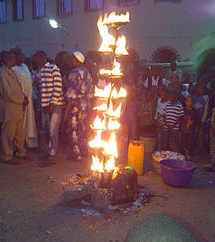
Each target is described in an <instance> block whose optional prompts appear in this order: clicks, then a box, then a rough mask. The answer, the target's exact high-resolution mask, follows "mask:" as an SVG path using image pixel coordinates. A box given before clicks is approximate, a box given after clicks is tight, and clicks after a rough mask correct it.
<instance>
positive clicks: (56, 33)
mask: <svg viewBox="0 0 215 242" xmlns="http://www.w3.org/2000/svg"><path fill="white" fill-rule="evenodd" d="M104 2H105V4H104V9H103V10H99V11H90V12H85V11H84V0H73V14H72V15H71V16H67V17H56V1H53V0H47V1H46V18H44V19H33V18H32V1H29V0H24V21H20V22H13V20H12V7H11V1H7V15H8V17H7V23H6V24H0V40H1V41H0V51H1V50H3V49H10V48H11V47H13V46H15V45H17V44H18V45H20V46H21V48H22V49H23V50H24V52H25V54H26V55H27V56H30V55H32V54H33V53H34V52H35V51H36V50H39V49H42V50H45V51H46V52H47V53H48V54H49V56H50V57H51V58H54V57H55V56H56V54H57V53H58V52H59V51H62V50H67V51H69V52H72V51H74V50H75V49H79V50H81V51H82V52H83V53H85V54H86V53H87V52H88V51H89V50H97V49H98V48H99V46H100V41H101V39H100V36H99V32H98V29H97V20H98V18H99V16H104V13H110V12H111V11H114V10H115V11H117V12H118V13H125V12H126V11H129V12H130V23H129V24H128V25H126V26H124V27H123V28H122V29H121V30H120V31H121V32H122V33H124V34H125V36H126V38H127V45H128V46H130V47H132V48H133V49H136V50H137V52H138V53H139V55H140V58H141V59H147V60H148V61H150V59H151V56H152V54H153V52H154V51H155V50H156V49H157V48H159V47H162V46H169V47H170V48H173V49H174V50H176V51H177V52H178V53H179V55H180V56H181V61H191V62H193V61H195V60H196V58H197V57H198V55H199V54H200V53H201V52H202V51H204V50H206V49H208V48H211V47H214V43H215V41H214V40H215V35H214V34H213V32H214V31H215V30H214V22H215V2H214V1H213V0H182V1H181V2H178V3H173V2H171V1H164V2H160V3H154V1H153V0H140V4H139V5H134V6H127V7H119V6H118V5H117V0H105V1H104ZM49 18H55V19H56V20H57V21H59V23H60V24H61V25H62V26H63V27H64V28H65V29H66V30H67V31H68V32H69V33H70V34H69V35H68V34H67V33H66V32H64V31H63V30H62V29H52V28H51V27H50V26H49V24H48V19H49ZM69 41H70V45H69ZM69 46H70V48H69Z"/></svg>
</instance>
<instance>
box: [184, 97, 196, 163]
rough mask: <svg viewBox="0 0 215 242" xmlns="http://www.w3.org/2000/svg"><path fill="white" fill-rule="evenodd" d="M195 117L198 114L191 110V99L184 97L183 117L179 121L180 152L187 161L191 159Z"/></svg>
mask: <svg viewBox="0 0 215 242" xmlns="http://www.w3.org/2000/svg"><path fill="white" fill-rule="evenodd" d="M197 116H198V113H197V111H196V110H195V109H194V108H193V98H192V97H191V96H188V97H186V99H185V108H184V115H183V116H182V119H181V143H180V151H181V152H182V153H184V154H185V157H186V159H188V160H189V159H190V158H191V152H192V148H193V143H194V135H195V129H196V124H197V121H196V120H197Z"/></svg>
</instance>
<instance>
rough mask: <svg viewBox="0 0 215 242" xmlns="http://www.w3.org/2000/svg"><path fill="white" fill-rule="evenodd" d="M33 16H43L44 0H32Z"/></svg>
mask: <svg viewBox="0 0 215 242" xmlns="http://www.w3.org/2000/svg"><path fill="white" fill-rule="evenodd" d="M33 8H34V9H33V11H34V18H42V17H44V16H45V0H33Z"/></svg>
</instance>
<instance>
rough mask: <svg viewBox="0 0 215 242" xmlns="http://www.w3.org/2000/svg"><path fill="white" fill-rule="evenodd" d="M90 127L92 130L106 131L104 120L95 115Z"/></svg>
mask: <svg viewBox="0 0 215 242" xmlns="http://www.w3.org/2000/svg"><path fill="white" fill-rule="evenodd" d="M90 126H91V128H92V129H100V130H102V129H103V130H105V129H106V120H105V119H101V118H99V116H98V115H97V116H96V118H95V120H94V122H93V125H90Z"/></svg>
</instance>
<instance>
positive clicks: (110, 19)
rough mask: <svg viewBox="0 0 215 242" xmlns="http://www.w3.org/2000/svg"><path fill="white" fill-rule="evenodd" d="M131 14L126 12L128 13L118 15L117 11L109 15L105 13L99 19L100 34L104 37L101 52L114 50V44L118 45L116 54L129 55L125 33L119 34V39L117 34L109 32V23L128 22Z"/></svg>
mask: <svg viewBox="0 0 215 242" xmlns="http://www.w3.org/2000/svg"><path fill="white" fill-rule="evenodd" d="M129 18H130V14H129V12H126V14H119V15H116V12H115V11H114V12H112V13H110V14H109V16H107V14H106V15H105V17H104V19H103V20H102V17H101V16H100V17H99V19H98V21H97V27H98V29H99V34H100V36H101V38H102V43H101V46H100V47H99V51H100V52H108V53H112V52H113V46H116V49H115V54H116V55H128V51H127V50H126V38H125V36H124V35H121V36H119V37H118V38H117V39H116V37H115V36H113V35H112V34H110V33H109V30H108V27H107V24H111V23H127V22H129V21H130V20H129Z"/></svg>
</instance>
